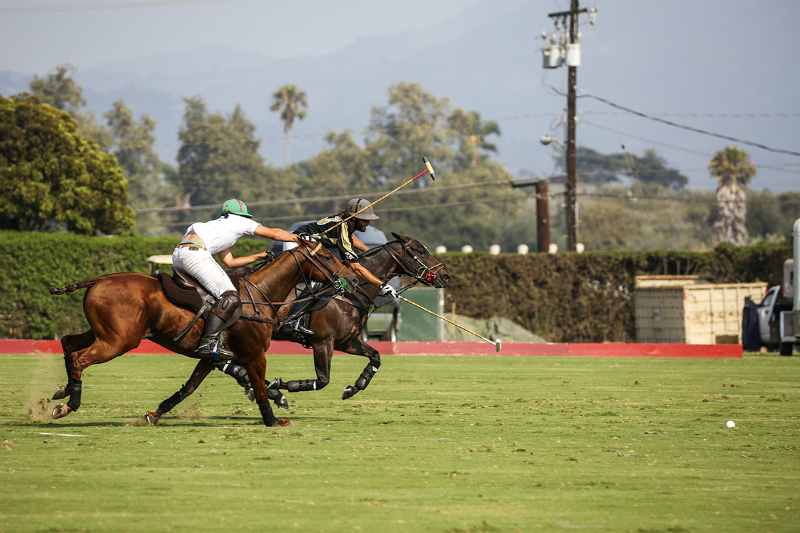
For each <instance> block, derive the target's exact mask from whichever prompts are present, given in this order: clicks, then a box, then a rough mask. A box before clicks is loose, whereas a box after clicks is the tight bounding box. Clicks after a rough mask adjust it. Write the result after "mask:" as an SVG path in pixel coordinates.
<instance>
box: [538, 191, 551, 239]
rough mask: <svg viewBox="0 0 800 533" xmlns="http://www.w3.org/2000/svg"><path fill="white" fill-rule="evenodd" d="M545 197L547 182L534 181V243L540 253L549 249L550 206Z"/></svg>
mask: <svg viewBox="0 0 800 533" xmlns="http://www.w3.org/2000/svg"><path fill="white" fill-rule="evenodd" d="M547 202H548V198H547V182H546V181H545V180H541V181H538V182H536V243H537V249H538V251H539V252H540V253H545V254H546V253H548V252H549V251H550V207H549V206H548V203H547Z"/></svg>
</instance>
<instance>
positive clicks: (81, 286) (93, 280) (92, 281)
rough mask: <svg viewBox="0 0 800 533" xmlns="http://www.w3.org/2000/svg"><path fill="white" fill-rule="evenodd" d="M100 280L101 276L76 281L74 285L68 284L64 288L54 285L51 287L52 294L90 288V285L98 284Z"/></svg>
mask: <svg viewBox="0 0 800 533" xmlns="http://www.w3.org/2000/svg"><path fill="white" fill-rule="evenodd" d="M98 281H100V278H90V279H85V280H83V281H79V282H78V283H74V284H72V285H67V286H66V287H64V288H63V289H57V288H55V287H53V288H51V289H50V294H66V293H68V292H74V291H77V290H78V289H88V288H89V287H93V286H94V285H96V284H97V282H98Z"/></svg>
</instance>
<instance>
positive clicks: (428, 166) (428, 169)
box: [324, 156, 436, 233]
mask: <svg viewBox="0 0 800 533" xmlns="http://www.w3.org/2000/svg"><path fill="white" fill-rule="evenodd" d="M422 162H423V163H425V170H423V171H422V172H420V173H419V174H417V175H416V176H414V177H413V178H411V179H410V180H408V181H407V182H405V183H404V184H402V185H401V186H399V187H398V188H396V189H395V190H393V191H392V192H390V193H388V194H384V195H383V196H381V197H380V198H378V199H377V200H375V201H374V202H372V203H371V204H367V205H366V206H364V207H363V208H361V209H359V210H358V211H356V212H355V213H353V214H352V215H350V216H349V217H347V218H345V219H344V220H342V221H341V222H339V223H338V224H336V225H335V226H332V227H330V228H328V229H326V230H325V231H324V233H328V232H329V231H331V230H333V229H336V228H338V227H339V226H341V225H342V224H344V223H345V222H347V221H348V220H350V219H351V218H353V217H354V216H356V215H357V214H359V213H361V212H362V211H365V210H367V209H369V208H370V207H371V206H373V205H375V204H377V203H378V202H380V201H381V200H383V199H385V198H387V197H389V196H391V195H392V194H394V193H396V192H397V191H399V190H400V189H402V188H403V187H405V186H406V185H408V184H409V183H411V182H412V181H414V180H415V179H417V178H418V177H420V176H422V175H423V174H425V173H426V172H427V173H428V174H430V175H431V179H432V180H434V181H436V176H435V175H434V174H433V167H432V166H431V163H430V161H428V156H424V157H423V158H422Z"/></svg>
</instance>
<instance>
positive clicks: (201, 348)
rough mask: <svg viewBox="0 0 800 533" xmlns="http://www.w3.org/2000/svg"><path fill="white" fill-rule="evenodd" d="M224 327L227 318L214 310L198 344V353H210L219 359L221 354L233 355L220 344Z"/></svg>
mask: <svg viewBox="0 0 800 533" xmlns="http://www.w3.org/2000/svg"><path fill="white" fill-rule="evenodd" d="M223 329H225V320H223V319H222V318H220V317H218V316H217V315H216V314H214V312H213V311H212V312H211V313H209V314H208V319H207V321H206V328H205V329H204V330H203V337H202V338H201V339H200V342H199V343H198V345H197V353H198V354H200V355H210V356H211V358H212V359H219V356H220V355H225V356H230V357H233V352H231V351H228V350H226V349H225V348H222V347H221V346H220V345H219V337H220V335H221V334H222V330H223Z"/></svg>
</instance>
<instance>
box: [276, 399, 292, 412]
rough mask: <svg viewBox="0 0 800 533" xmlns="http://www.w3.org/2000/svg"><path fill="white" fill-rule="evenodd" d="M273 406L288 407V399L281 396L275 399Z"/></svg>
mask: <svg viewBox="0 0 800 533" xmlns="http://www.w3.org/2000/svg"><path fill="white" fill-rule="evenodd" d="M275 406H276V407H280V408H281V409H287V410H288V409H289V401H288V400H287V399H286V396H281V397H280V398H278V399H277V400H275Z"/></svg>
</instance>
